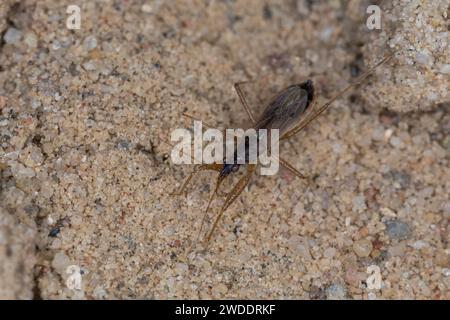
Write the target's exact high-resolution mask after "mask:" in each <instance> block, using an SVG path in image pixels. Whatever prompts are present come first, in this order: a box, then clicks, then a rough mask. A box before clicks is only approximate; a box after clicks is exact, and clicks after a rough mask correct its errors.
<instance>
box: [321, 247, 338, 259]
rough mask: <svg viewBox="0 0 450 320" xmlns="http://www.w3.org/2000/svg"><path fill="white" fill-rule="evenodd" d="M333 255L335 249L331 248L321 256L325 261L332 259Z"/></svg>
mask: <svg viewBox="0 0 450 320" xmlns="http://www.w3.org/2000/svg"><path fill="white" fill-rule="evenodd" d="M335 254H336V249H335V248H333V247H330V248H328V249H326V250H325V251H324V252H323V256H324V257H325V258H327V259H331V258H333V257H334V255H335Z"/></svg>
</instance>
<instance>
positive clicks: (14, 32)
mask: <svg viewBox="0 0 450 320" xmlns="http://www.w3.org/2000/svg"><path fill="white" fill-rule="evenodd" d="M21 37H22V31H20V30H18V29H16V28H13V27H11V28H9V29H8V30H6V32H5V35H4V36H3V40H4V41H5V42H6V43H7V44H14V43H16V42H17V41H19V40H20V38H21Z"/></svg>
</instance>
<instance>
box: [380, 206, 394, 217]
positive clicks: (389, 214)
mask: <svg viewBox="0 0 450 320" xmlns="http://www.w3.org/2000/svg"><path fill="white" fill-rule="evenodd" d="M380 211H381V214H382V215H383V216H385V217H390V218H395V217H396V216H397V215H396V213H395V212H394V211H392V210H391V209H389V208H381V209H380Z"/></svg>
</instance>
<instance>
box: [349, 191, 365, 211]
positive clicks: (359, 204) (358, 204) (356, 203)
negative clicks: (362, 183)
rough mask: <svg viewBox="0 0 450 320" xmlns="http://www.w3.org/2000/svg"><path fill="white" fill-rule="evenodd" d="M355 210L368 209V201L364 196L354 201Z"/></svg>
mask: <svg viewBox="0 0 450 320" xmlns="http://www.w3.org/2000/svg"><path fill="white" fill-rule="evenodd" d="M352 204H353V210H354V211H358V212H360V211H364V210H366V209H367V206H366V201H365V198H364V196H363V195H359V196H356V197H354V198H353V199H352Z"/></svg>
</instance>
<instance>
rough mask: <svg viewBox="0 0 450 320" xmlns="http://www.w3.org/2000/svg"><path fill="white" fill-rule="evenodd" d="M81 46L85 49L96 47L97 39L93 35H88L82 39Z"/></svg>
mask: <svg viewBox="0 0 450 320" xmlns="http://www.w3.org/2000/svg"><path fill="white" fill-rule="evenodd" d="M83 46H84V48H85V49H86V50H88V51H90V50H93V49H95V48H96V47H97V39H96V38H95V37H94V36H89V37H86V39H84V42H83Z"/></svg>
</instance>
